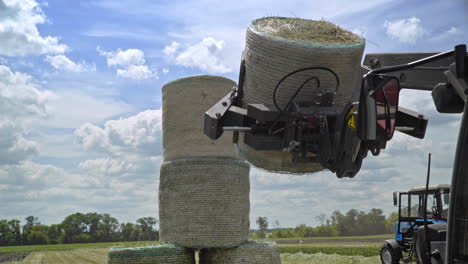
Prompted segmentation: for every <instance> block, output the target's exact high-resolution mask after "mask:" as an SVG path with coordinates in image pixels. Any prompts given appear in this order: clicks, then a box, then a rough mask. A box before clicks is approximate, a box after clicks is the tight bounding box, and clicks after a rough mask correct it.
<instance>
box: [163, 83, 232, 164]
mask: <svg viewBox="0 0 468 264" xmlns="http://www.w3.org/2000/svg"><path fill="white" fill-rule="evenodd" d="M235 85H236V83H235V82H234V81H231V80H229V79H226V78H224V77H218V76H210V75H201V76H190V77H186V78H181V79H177V80H175V81H172V82H169V83H167V84H165V85H164V86H163V88H162V102H163V106H162V109H163V113H162V116H163V149H164V154H163V156H164V161H173V160H177V159H184V158H195V157H198V158H200V157H231V158H235V157H236V151H235V147H234V144H233V143H232V133H224V134H223V136H222V137H221V138H219V139H218V140H212V139H210V138H208V137H207V136H206V135H205V134H204V133H203V121H204V114H205V112H206V111H207V110H208V109H210V108H211V107H212V106H213V105H214V104H215V103H217V102H218V101H219V100H221V99H222V98H223V97H224V96H225V95H226V94H228V93H229V92H230V91H231V90H232V88H233V86H235Z"/></svg>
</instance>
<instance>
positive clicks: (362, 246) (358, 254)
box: [0, 236, 388, 264]
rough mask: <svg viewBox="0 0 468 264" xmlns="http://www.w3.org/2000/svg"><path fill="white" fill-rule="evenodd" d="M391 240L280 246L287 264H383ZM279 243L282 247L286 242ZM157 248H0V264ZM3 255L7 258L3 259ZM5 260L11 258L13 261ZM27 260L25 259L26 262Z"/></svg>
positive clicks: (92, 259) (86, 259)
mask: <svg viewBox="0 0 468 264" xmlns="http://www.w3.org/2000/svg"><path fill="white" fill-rule="evenodd" d="M387 237H388V236H386V237H383V238H382V239H381V240H380V242H376V241H375V240H377V239H379V237H374V236H373V237H370V238H369V237H353V238H332V239H330V238H328V239H325V238H318V239H314V240H313V241H311V240H302V241H303V243H302V244H292V243H289V242H288V243H286V244H279V245H278V246H279V249H280V252H281V259H282V263H283V264H314V263H317V264H329V263H330V264H331V263H344V264H346V263H353V264H361V263H362V264H367V263H379V257H378V254H379V250H380V245H381V243H382V240H384V239H385V238H387ZM278 242H279V243H281V242H282V241H278ZM155 244H157V242H154V241H146V242H122V243H114V242H112V243H89V244H59V245H37V246H13V247H0V263H1V264H7V263H8V264H13V263H16V264H19V263H21V264H49V263H51V264H60V263H69V264H91V263H92V264H106V263H107V252H108V249H109V248H111V247H136V246H148V245H155ZM23 252H30V253H29V254H28V253H23ZM2 254H3V256H4V257H3V258H1V256H2ZM5 256H10V257H11V258H10V259H9V261H7V260H8V258H5ZM25 256H26V257H25ZM23 257H25V258H24V259H22V258H23ZM21 259H22V261H21ZM2 261H3V262H2Z"/></svg>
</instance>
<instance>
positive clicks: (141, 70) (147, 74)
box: [117, 65, 156, 80]
mask: <svg viewBox="0 0 468 264" xmlns="http://www.w3.org/2000/svg"><path fill="white" fill-rule="evenodd" d="M117 76H120V77H124V78H130V79H136V80H142V79H149V78H153V77H156V75H155V74H154V73H153V72H152V71H151V70H150V69H149V68H148V66H146V65H129V66H127V67H126V68H124V69H117Z"/></svg>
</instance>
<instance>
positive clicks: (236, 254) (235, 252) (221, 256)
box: [200, 243, 281, 264]
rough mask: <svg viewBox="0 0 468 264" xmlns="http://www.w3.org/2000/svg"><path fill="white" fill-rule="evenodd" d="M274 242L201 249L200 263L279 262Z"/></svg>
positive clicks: (257, 263)
mask: <svg viewBox="0 0 468 264" xmlns="http://www.w3.org/2000/svg"><path fill="white" fill-rule="evenodd" d="M280 263H281V259H280V254H279V251H278V247H277V246H276V244H275V243H246V244H244V245H242V246H240V247H238V248H234V249H203V250H201V251H200V264H280Z"/></svg>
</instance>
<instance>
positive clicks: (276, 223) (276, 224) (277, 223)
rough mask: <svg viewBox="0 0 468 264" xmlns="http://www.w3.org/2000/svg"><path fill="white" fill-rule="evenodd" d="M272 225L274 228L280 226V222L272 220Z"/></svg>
mask: <svg viewBox="0 0 468 264" xmlns="http://www.w3.org/2000/svg"><path fill="white" fill-rule="evenodd" d="M273 227H274V228H281V225H280V222H279V221H278V220H275V221H274V222H273Z"/></svg>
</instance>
